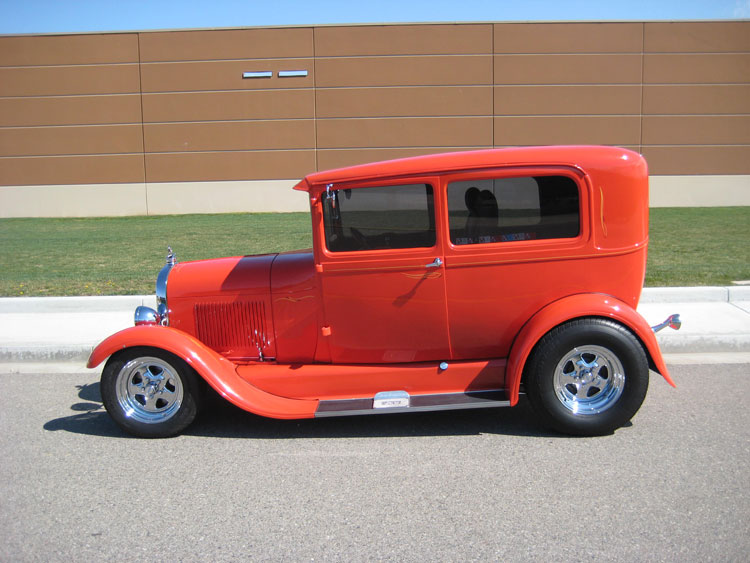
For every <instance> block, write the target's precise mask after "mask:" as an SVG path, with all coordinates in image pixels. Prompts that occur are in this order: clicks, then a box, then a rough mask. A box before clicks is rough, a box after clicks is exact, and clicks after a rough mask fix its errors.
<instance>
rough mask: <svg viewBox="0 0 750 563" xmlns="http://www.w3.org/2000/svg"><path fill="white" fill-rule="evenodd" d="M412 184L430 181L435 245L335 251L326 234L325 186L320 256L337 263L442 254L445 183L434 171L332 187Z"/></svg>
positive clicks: (320, 204)
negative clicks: (443, 193)
mask: <svg viewBox="0 0 750 563" xmlns="http://www.w3.org/2000/svg"><path fill="white" fill-rule="evenodd" d="M413 184H424V185H429V186H430V187H431V188H432V213H433V217H432V220H433V221H434V226H435V242H434V244H433V245H432V246H415V247H406V248H380V249H358V250H341V251H332V250H330V249H329V248H328V240H327V237H326V227H325V210H324V206H325V204H326V203H325V198H326V191H325V189H324V190H322V191H321V193H320V196H319V199H320V202H319V207H318V212H319V217H320V219H319V225H318V228H317V231H318V233H317V234H318V237H319V238H318V240H319V243H320V244H318V245H317V246H318V250H319V252H320V256H321V258H323V259H324V261H325V262H329V263H334V262H337V261H343V262H347V261H358V260H362V261H368V260H380V259H383V258H385V257H389V256H393V257H394V258H395V257H399V256H403V257H408V256H410V255H417V256H428V255H435V256H437V255H439V254H440V252H441V249H442V248H443V226H442V210H441V208H442V207H444V203H443V197H442V189H443V188H442V186H441V183H440V181H439V177H436V176H435V175H429V176H421V175H420V176H408V177H398V178H376V179H372V180H369V179H368V180H364V181H356V182H340V183H333V184H332V186H331V190H349V189H351V190H359V189H367V188H378V187H390V186H402V185H413Z"/></svg>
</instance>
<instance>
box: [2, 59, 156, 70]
mask: <svg viewBox="0 0 750 563" xmlns="http://www.w3.org/2000/svg"><path fill="white" fill-rule="evenodd" d="M139 64H141V63H139V62H138V61H130V62H128V61H125V62H111V63H108V62H103V63H59V64H48V65H2V66H0V70H2V69H4V68H83V67H94V66H138V65H139Z"/></svg>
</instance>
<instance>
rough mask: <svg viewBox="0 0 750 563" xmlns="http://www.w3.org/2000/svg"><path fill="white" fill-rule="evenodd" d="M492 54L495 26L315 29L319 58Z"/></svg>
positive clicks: (316, 52)
mask: <svg viewBox="0 0 750 563" xmlns="http://www.w3.org/2000/svg"><path fill="white" fill-rule="evenodd" d="M491 52H492V26H491V25H490V24H475V25H471V24H469V25H429V26H427V25H380V26H349V27H319V28H316V29H315V55H316V56H317V57H350V56H363V55H440V54H449V55H470V54H484V53H491Z"/></svg>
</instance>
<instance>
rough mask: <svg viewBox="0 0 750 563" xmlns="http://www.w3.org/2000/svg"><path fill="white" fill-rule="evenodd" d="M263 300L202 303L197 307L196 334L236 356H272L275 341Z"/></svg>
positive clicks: (217, 349)
mask: <svg viewBox="0 0 750 563" xmlns="http://www.w3.org/2000/svg"><path fill="white" fill-rule="evenodd" d="M268 325H269V323H268V319H267V317H266V305H265V303H264V302H262V301H239V302H234V303H199V304H197V305H196V306H195V327H196V335H197V336H198V338H199V339H200V340H201V341H202V342H203V343H204V344H206V346H208V347H209V348H212V349H213V350H216V351H217V352H219V353H220V354H223V355H225V356H230V357H234V358H258V357H259V356H260V354H259V352H258V350H262V351H263V355H264V356H272V355H273V350H272V342H271V335H270V332H269V328H270V327H269V326H268Z"/></svg>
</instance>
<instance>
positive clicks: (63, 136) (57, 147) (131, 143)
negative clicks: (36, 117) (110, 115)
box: [0, 124, 143, 156]
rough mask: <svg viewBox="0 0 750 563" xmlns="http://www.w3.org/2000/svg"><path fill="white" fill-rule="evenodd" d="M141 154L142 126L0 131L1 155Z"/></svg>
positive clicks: (1, 129)
mask: <svg viewBox="0 0 750 563" xmlns="http://www.w3.org/2000/svg"><path fill="white" fill-rule="evenodd" d="M142 152H143V135H142V132H141V125H140V124H137V125H97V126H95V127H92V126H80V127H2V128H0V156H32V155H34V156H39V155H51V156H54V155H62V154H120V153H123V154H124V153H142Z"/></svg>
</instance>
